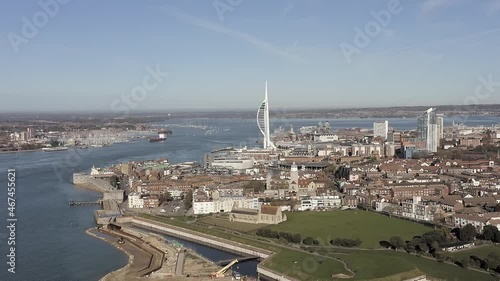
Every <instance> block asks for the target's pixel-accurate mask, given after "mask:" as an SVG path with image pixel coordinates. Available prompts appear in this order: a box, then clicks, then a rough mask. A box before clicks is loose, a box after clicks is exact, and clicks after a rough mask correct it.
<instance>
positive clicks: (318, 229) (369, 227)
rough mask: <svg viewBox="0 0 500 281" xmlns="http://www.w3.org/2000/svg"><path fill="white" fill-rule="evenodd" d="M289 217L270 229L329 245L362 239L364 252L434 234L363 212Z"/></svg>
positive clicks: (303, 214)
mask: <svg viewBox="0 0 500 281" xmlns="http://www.w3.org/2000/svg"><path fill="white" fill-rule="evenodd" d="M286 215H287V218H288V220H287V221H286V222H284V223H281V224H278V225H273V226H269V227H268V228H270V229H272V230H276V231H278V232H280V231H285V232H292V233H295V232H298V233H301V234H302V236H303V237H306V236H310V237H312V238H314V239H318V240H320V241H324V242H325V243H328V241H330V240H332V239H334V238H359V239H360V240H361V241H362V244H361V247H363V248H378V247H380V245H379V241H381V240H388V239H389V238H390V237H391V236H394V235H398V236H401V238H403V239H411V238H412V237H413V236H416V235H421V234H423V233H425V232H427V231H430V230H432V228H430V227H427V226H424V225H422V224H418V223H415V222H411V221H406V220H401V219H397V218H390V217H387V216H384V215H381V214H377V213H372V212H366V211H361V210H350V211H331V212H288V213H286Z"/></svg>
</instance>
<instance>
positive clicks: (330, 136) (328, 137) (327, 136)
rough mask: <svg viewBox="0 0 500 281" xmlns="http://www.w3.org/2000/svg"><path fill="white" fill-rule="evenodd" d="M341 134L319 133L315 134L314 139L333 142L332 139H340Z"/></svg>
mask: <svg viewBox="0 0 500 281" xmlns="http://www.w3.org/2000/svg"><path fill="white" fill-rule="evenodd" d="M338 140H339V136H337V135H335V134H318V135H314V141H316V142H331V141H338Z"/></svg>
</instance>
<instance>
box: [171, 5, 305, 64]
mask: <svg viewBox="0 0 500 281" xmlns="http://www.w3.org/2000/svg"><path fill="white" fill-rule="evenodd" d="M161 8H162V9H164V10H165V11H166V12H167V14H168V15H170V16H173V17H175V18H177V19H179V20H181V21H183V22H185V23H188V24H191V25H195V26H198V27H201V28H204V29H207V30H210V31H213V32H216V33H221V34H226V35H229V36H231V37H234V38H237V39H240V40H241V41H244V42H247V43H249V44H251V45H253V46H255V47H257V48H258V49H260V50H262V51H264V52H268V53H271V54H274V55H277V56H279V57H282V58H284V59H287V60H290V61H294V62H302V63H305V62H307V60H306V59H304V58H302V57H300V56H298V55H295V54H292V53H289V52H287V51H286V49H285V48H281V47H279V46H276V45H274V44H272V43H269V42H267V41H264V40H261V39H259V38H257V37H255V36H253V35H251V34H248V33H245V32H241V31H238V30H234V29H231V28H227V27H225V26H222V25H220V24H218V23H214V22H210V21H207V20H204V19H201V18H198V17H195V16H192V15H189V14H186V13H184V12H183V11H181V10H179V9H176V8H173V7H161Z"/></svg>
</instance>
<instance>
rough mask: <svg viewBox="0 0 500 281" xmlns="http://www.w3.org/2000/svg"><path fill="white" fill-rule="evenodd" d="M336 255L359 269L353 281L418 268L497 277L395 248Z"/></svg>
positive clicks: (456, 280)
mask: <svg viewBox="0 0 500 281" xmlns="http://www.w3.org/2000/svg"><path fill="white" fill-rule="evenodd" d="M334 256H336V257H338V258H340V259H342V260H343V261H345V262H346V263H347V264H348V266H349V268H350V269H352V270H354V271H355V272H356V275H355V277H354V278H353V279H351V280H369V279H376V278H383V277H387V276H393V275H398V274H401V273H405V272H408V271H412V270H418V271H420V272H423V273H425V274H427V275H429V276H431V277H434V278H438V279H442V280H453V281H462V280H463V281H470V280H477V281H481V280H485V281H486V280H495V278H494V277H492V276H491V275H489V274H485V273H480V272H475V271H472V270H467V269H463V268H460V267H457V266H454V265H450V264H445V263H439V262H437V261H436V260H431V259H427V258H423V257H417V256H414V255H409V254H407V253H402V252H395V251H385V250H383V251H361V250H358V251H353V252H352V253H351V254H350V255H335V254H334Z"/></svg>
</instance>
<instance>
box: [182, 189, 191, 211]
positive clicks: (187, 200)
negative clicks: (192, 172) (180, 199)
mask: <svg viewBox="0 0 500 281" xmlns="http://www.w3.org/2000/svg"><path fill="white" fill-rule="evenodd" d="M192 207H193V190H192V189H190V190H189V191H188V192H187V194H186V197H184V208H185V209H186V211H187V210H189V209H191V208H192Z"/></svg>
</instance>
